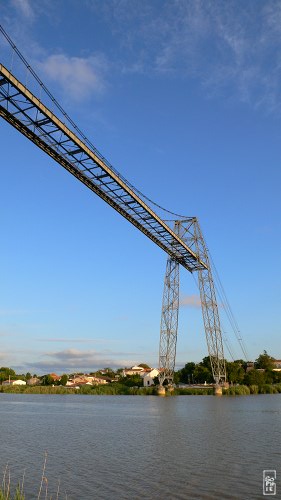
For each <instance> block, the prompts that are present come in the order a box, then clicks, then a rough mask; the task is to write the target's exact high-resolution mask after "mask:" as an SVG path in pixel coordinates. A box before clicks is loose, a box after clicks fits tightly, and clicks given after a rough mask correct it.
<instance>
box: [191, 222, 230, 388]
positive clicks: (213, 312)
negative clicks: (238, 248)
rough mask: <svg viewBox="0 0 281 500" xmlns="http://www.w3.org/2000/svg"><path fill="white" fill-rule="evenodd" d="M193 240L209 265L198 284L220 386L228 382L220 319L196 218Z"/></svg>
mask: <svg viewBox="0 0 281 500" xmlns="http://www.w3.org/2000/svg"><path fill="white" fill-rule="evenodd" d="M193 239H194V245H195V248H196V253H197V255H198V256H199V257H200V259H202V261H203V262H204V263H205V264H207V269H203V268H199V269H198V282H199V290H200V298H201V305H202V314H203V320H204V326H205V334H206V340H207V345H208V351H209V356H210V362H211V367H212V372H213V377H214V380H215V382H216V384H217V385H218V384H222V383H223V382H226V368H225V359H224V352H223V342H222V334H221V326H220V318H219V311H218V304H217V300H216V293H215V286H214V280H213V276H212V270H211V265H210V260H209V255H208V250H207V247H206V243H205V241H204V238H203V235H202V232H201V229H200V226H199V223H198V220H197V219H196V218H194V222H193Z"/></svg>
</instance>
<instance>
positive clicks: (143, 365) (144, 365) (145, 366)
mask: <svg viewBox="0 0 281 500" xmlns="http://www.w3.org/2000/svg"><path fill="white" fill-rule="evenodd" d="M139 366H141V367H142V368H149V370H151V367H150V366H148V365H147V364H146V363H140V364H139Z"/></svg>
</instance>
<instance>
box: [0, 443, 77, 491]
mask: <svg viewBox="0 0 281 500" xmlns="http://www.w3.org/2000/svg"><path fill="white" fill-rule="evenodd" d="M47 457H48V454H47V452H45V456H44V462H43V467H42V474H41V480H40V484H39V488H38V493H37V492H34V494H33V495H32V498H34V499H35V498H36V499H37V500H41V499H42V500H43V499H44V500H59V498H61V495H60V481H59V482H58V486H57V489H56V492H55V494H50V492H49V483H48V478H47V476H46V465H47ZM24 479H25V472H24V473H23V477H22V480H21V482H20V483H18V485H17V486H16V488H15V490H14V491H12V486H11V473H10V468H9V466H8V465H6V467H5V469H4V472H3V479H2V485H1V486H0V500H25V494H24ZM65 498H66V500H67V495H65Z"/></svg>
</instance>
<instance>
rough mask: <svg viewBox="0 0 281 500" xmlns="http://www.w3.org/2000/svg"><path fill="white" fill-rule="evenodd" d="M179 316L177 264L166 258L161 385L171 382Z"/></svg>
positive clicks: (160, 357)
mask: <svg viewBox="0 0 281 500" xmlns="http://www.w3.org/2000/svg"><path fill="white" fill-rule="evenodd" d="M178 314H179V263H178V262H177V261H176V260H174V259H172V258H171V257H168V260H167V267H166V274H165V281H164V292H163V301H162V315H161V327H160V344H159V375H158V378H159V383H160V385H163V383H164V382H165V381H167V383H168V384H171V383H172V382H173V378H174V370H175V361H176V349H177V334H178Z"/></svg>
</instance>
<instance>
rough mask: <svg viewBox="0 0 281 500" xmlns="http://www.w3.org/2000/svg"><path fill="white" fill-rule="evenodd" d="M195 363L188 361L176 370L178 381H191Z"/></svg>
mask: <svg viewBox="0 0 281 500" xmlns="http://www.w3.org/2000/svg"><path fill="white" fill-rule="evenodd" d="M195 366H196V365H195V363H193V362H189V363H186V364H185V365H184V367H183V368H182V369H181V370H179V371H178V372H177V374H178V378H179V381H180V382H183V383H184V384H190V383H191V382H193V372H194V370H195Z"/></svg>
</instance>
